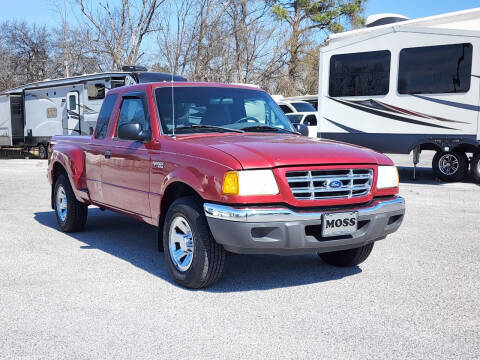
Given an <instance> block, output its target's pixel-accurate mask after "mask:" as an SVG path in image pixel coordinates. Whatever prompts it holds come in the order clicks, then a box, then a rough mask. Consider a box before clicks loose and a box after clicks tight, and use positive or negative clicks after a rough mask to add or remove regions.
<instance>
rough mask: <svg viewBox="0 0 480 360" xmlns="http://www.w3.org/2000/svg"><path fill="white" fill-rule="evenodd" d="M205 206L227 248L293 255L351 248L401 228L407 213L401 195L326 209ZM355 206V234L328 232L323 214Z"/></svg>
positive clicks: (218, 236) (212, 230)
mask: <svg viewBox="0 0 480 360" xmlns="http://www.w3.org/2000/svg"><path fill="white" fill-rule="evenodd" d="M203 207H204V210H205V215H206V216H207V221H208V224H209V226H210V230H211V232H212V234H213V237H214V238H215V240H216V241H217V242H218V243H219V244H222V245H223V246H224V248H225V249H226V250H228V251H231V252H234V253H240V254H277V255H293V254H304V253H320V252H329V251H337V250H346V249H351V248H355V247H359V246H363V245H365V244H367V243H369V242H372V241H376V240H381V239H384V238H385V237H386V236H387V235H388V234H391V233H393V232H395V231H396V230H397V229H398V228H399V226H400V224H401V223H402V221H403V216H404V214H405V201H404V200H403V198H402V197H400V196H391V197H387V198H380V199H374V200H373V201H371V202H370V203H369V204H367V205H363V206H356V207H345V208H336V209H331V210H328V209H326V210H321V211H318V210H316V211H295V210H292V209H289V208H287V207H279V206H275V207H269V206H251V207H232V206H226V205H219V204H211V203H205V204H204V205H203ZM350 211H357V212H358V229H357V231H356V232H355V233H354V234H351V235H343V236H335V237H322V234H321V228H322V226H321V225H322V215H323V214H325V213H333V212H350Z"/></svg>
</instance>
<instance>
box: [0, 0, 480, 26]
mask: <svg viewBox="0 0 480 360" xmlns="http://www.w3.org/2000/svg"><path fill="white" fill-rule="evenodd" d="M0 2H1V3H2V10H1V11H0V22H2V21H5V20H13V19H16V20H24V21H26V22H28V23H37V24H45V25H58V24H59V23H60V22H59V20H58V14H57V13H56V11H55V7H54V5H53V4H54V3H55V2H56V1H52V0H15V1H10V0H0ZM474 7H480V0H368V1H367V5H366V9H365V10H366V11H365V13H366V15H367V16H368V15H372V14H378V13H398V14H402V15H405V16H408V17H409V18H418V17H425V16H430V15H438V14H442V13H446V12H451V11H458V10H465V9H470V8H474Z"/></svg>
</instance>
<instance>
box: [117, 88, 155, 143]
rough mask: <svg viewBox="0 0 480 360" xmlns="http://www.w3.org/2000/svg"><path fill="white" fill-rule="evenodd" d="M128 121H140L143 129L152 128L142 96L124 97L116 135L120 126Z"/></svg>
mask: <svg viewBox="0 0 480 360" xmlns="http://www.w3.org/2000/svg"><path fill="white" fill-rule="evenodd" d="M128 123H139V124H141V125H142V129H143V130H150V123H149V121H148V118H147V116H146V114H145V108H144V106H143V101H142V99H141V98H137V97H131V98H124V99H123V102H122V107H121V108H120V115H119V116H118V123H117V131H116V132H115V136H117V132H118V128H119V127H120V126H121V125H123V124H128Z"/></svg>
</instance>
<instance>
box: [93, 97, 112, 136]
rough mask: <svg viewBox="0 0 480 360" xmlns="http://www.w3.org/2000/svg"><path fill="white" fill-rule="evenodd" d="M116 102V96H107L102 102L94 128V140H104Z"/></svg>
mask: <svg viewBox="0 0 480 360" xmlns="http://www.w3.org/2000/svg"><path fill="white" fill-rule="evenodd" d="M115 101H117V94H112V95H108V96H107V97H106V98H105V101H104V102H103V105H102V108H101V109H100V114H98V119H97V126H96V127H95V139H104V138H105V136H106V135H107V129H108V123H109V121H110V116H111V115H112V111H113V107H114V106H115Z"/></svg>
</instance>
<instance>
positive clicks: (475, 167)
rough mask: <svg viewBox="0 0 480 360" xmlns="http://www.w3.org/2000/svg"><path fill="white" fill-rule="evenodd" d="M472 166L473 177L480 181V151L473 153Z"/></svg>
mask: <svg viewBox="0 0 480 360" xmlns="http://www.w3.org/2000/svg"><path fill="white" fill-rule="evenodd" d="M470 167H471V168H472V174H473V178H474V179H475V181H476V182H480V152H477V153H475V154H474V155H473V158H472V162H471V165H470Z"/></svg>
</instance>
